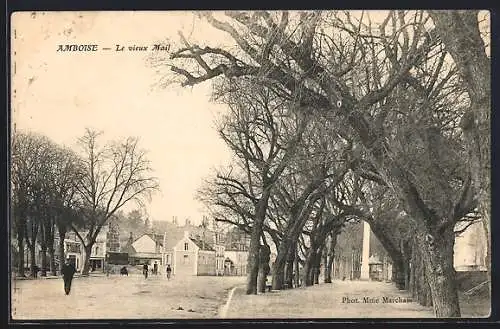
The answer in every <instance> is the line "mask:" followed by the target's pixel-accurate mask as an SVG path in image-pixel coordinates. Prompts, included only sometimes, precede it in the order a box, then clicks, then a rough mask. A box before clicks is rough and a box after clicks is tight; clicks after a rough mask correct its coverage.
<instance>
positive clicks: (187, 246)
mask: <svg viewBox="0 0 500 329" xmlns="http://www.w3.org/2000/svg"><path fill="white" fill-rule="evenodd" d="M188 249H189V243H187V242H185V243H184V250H188ZM184 257H185V256H184Z"/></svg>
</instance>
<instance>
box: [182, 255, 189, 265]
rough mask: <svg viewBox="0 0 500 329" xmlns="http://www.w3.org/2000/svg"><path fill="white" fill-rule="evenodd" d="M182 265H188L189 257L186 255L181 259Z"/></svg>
mask: <svg viewBox="0 0 500 329" xmlns="http://www.w3.org/2000/svg"><path fill="white" fill-rule="evenodd" d="M182 263H183V264H184V265H186V264H189V256H188V255H184V258H183V262H182Z"/></svg>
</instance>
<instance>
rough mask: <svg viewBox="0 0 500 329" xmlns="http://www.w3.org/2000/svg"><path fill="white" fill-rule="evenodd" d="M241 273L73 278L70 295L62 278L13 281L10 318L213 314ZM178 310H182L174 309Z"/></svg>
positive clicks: (237, 281) (237, 282) (203, 315)
mask: <svg viewBox="0 0 500 329" xmlns="http://www.w3.org/2000/svg"><path fill="white" fill-rule="evenodd" d="M244 280H245V278H244V277H208V276H206V277H186V278H183V279H181V278H178V277H176V278H174V279H172V280H170V281H167V279H166V278H165V277H163V276H160V275H158V276H150V277H149V278H148V279H147V280H146V279H144V277H143V276H141V275H138V274H137V275H130V276H128V277H127V276H119V275H111V276H109V277H106V276H103V275H101V276H91V277H77V278H75V279H74V280H73V284H72V288H71V293H70V295H68V296H66V295H64V289H63V281H62V279H60V278H58V279H38V280H16V281H14V282H13V286H12V288H13V289H12V290H13V291H12V303H11V305H12V317H13V319H15V320H17V319H153V318H158V319H162V318H163V319H168V318H173V319H179V318H181V319H182V318H217V317H218V312H219V307H220V306H221V305H222V304H224V303H225V302H226V299H227V295H228V291H229V290H230V289H231V288H232V287H234V286H235V285H238V284H242V283H243V282H244ZM178 308H182V310H178Z"/></svg>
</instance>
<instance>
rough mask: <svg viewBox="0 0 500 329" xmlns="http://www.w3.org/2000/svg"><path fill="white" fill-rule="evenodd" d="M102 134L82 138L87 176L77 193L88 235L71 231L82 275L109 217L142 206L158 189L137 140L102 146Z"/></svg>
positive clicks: (86, 134) (86, 273) (85, 174)
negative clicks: (81, 257)
mask: <svg viewBox="0 0 500 329" xmlns="http://www.w3.org/2000/svg"><path fill="white" fill-rule="evenodd" d="M100 135H101V133H99V132H96V131H94V130H91V129H87V130H86V132H85V135H84V136H83V137H81V138H80V139H79V143H80V146H81V148H82V153H83V159H82V165H83V168H84V173H83V177H82V179H81V180H80V182H79V184H78V186H77V190H78V195H79V198H80V200H81V203H82V208H81V214H82V216H83V217H84V220H85V224H84V228H85V232H84V233H81V231H80V230H79V228H78V227H76V225H72V229H73V231H74V232H75V233H76V235H77V237H78V238H79V239H80V241H81V242H82V244H83V249H84V257H85V258H84V264H83V269H82V274H83V275H88V273H89V269H90V262H89V260H90V254H91V251H92V246H93V245H94V243H95V241H96V238H97V236H98V234H99V233H100V231H101V229H102V228H103V226H104V225H105V224H106V223H107V222H108V220H109V218H111V217H112V216H113V214H115V213H116V211H118V210H119V209H120V208H121V207H123V206H124V205H125V204H127V203H129V202H137V203H139V204H142V203H143V202H144V201H145V200H146V199H147V198H148V197H150V195H151V193H152V192H154V191H155V190H157V189H158V187H159V184H158V181H157V179H156V178H154V177H152V176H150V175H151V172H152V169H151V167H150V163H149V161H148V160H147V158H146V152H145V151H143V150H141V149H140V148H139V146H138V139H137V138H132V137H129V138H127V139H125V140H124V141H120V142H116V143H111V144H109V145H106V146H104V147H102V146H100V145H99V144H98V141H99V137H100Z"/></svg>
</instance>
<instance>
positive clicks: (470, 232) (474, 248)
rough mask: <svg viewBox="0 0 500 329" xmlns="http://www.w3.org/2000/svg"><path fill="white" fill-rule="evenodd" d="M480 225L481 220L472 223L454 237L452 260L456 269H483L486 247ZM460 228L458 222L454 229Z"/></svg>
mask: <svg viewBox="0 0 500 329" xmlns="http://www.w3.org/2000/svg"><path fill="white" fill-rule="evenodd" d="M462 225H463V224H462ZM482 225H483V224H482V223H481V222H477V223H474V224H472V225H471V226H469V227H468V228H467V230H465V232H463V233H462V234H460V235H459V236H457V237H456V238H455V248H454V259H453V261H454V264H455V269H456V270H457V271H466V270H482V269H485V265H486V264H485V258H486V248H487V247H486V241H485V238H484V229H483V226H482ZM460 228H461V227H460V223H458V224H457V226H456V228H455V229H456V230H459V229H460Z"/></svg>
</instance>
